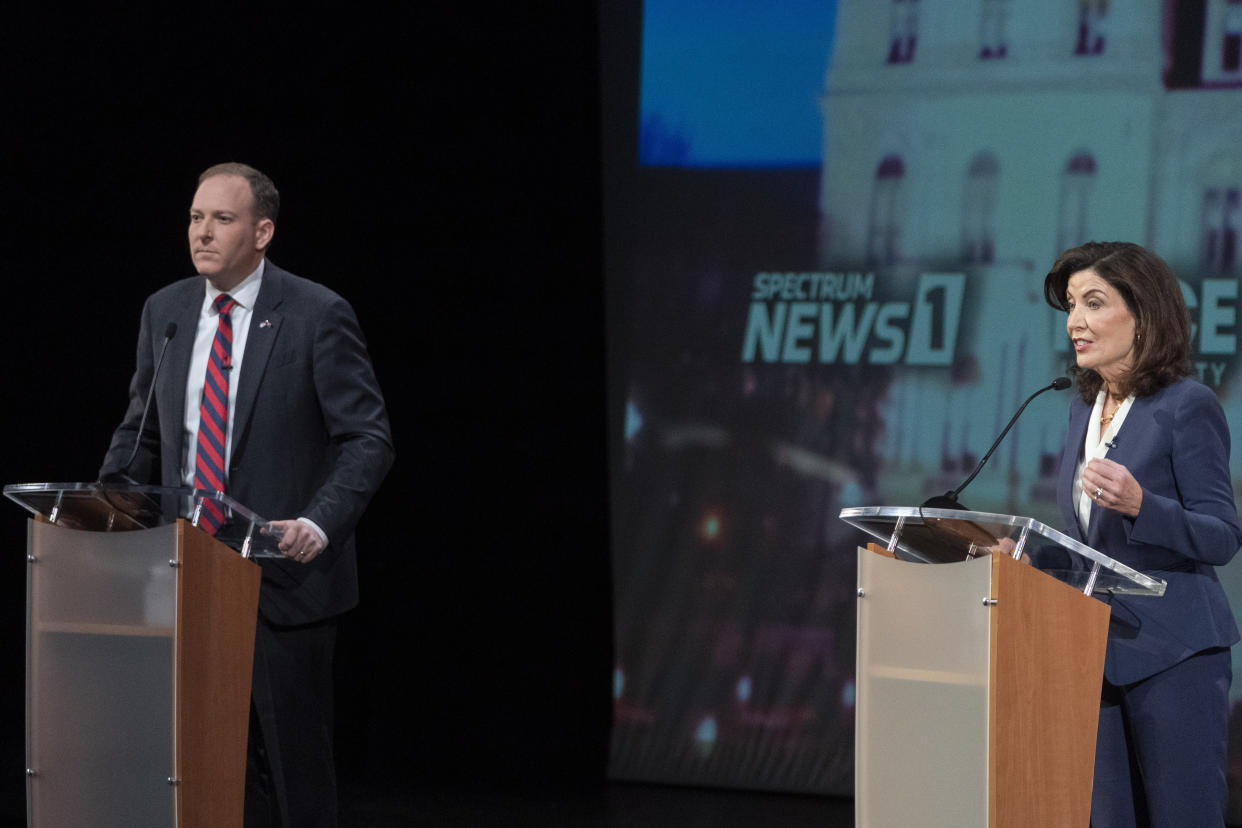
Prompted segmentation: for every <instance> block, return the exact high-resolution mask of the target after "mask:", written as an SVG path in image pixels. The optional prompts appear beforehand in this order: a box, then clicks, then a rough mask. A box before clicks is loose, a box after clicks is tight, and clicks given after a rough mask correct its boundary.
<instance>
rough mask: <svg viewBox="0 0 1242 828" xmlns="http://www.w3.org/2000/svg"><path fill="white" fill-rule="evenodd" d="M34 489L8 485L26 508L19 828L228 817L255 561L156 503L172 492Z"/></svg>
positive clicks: (219, 821) (239, 784) (249, 660)
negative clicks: (23, 815) (23, 767)
mask: <svg viewBox="0 0 1242 828" xmlns="http://www.w3.org/2000/svg"><path fill="white" fill-rule="evenodd" d="M42 485H43V484H32V486H26V487H6V488H5V494H6V495H8V496H10V497H11V498H12V499H14V500H16V501H18V502H19V503H21V504H22V505H24V506H26V507H27V508H28V509H29V510H31V511H32V512H34V513H35V517H34V518H33V519H32V520H31V521H30V524H29V533H28V542H27V560H28V565H27V578H28V580H27V650H26V659H27V662H26V690H27V696H26V723H27V739H26V751H27V771H26V773H27V815H28V816H27V823H28V825H31V826H49V827H50V826H56V827H57V828H60V827H61V826H67V825H91V826H135V825H144V826H157V825H170V826H173V825H176V826H202V828H221V827H222V826H240V825H241V824H242V813H243V810H242V809H243V799H244V795H245V771H246V734H247V728H248V725H249V709H250V678H251V669H252V664H253V657H254V633H255V620H256V613H257V610H258V599H259V580H260V571H259V566H258V565H257V564H256V563H255V562H254V561H253V560H248V559H246V558H243V557H242V556H241V555H239V554H238V553H237V552H236V551H235V550H234V549H231V548H229V547H228V546H226V545H225V544H223V543H221V542H220V541H218V540H216V539H215V538H212V537H211V536H209V535H207V534H206V533H205V532H202V531H201V530H199V529H197V528H195V527H194V526H192V525H191V524H190V522H188V521H187V520H184V519H179V518H178V517H177V513H178V512H180V511H181V509H180V508H174V509H173V512H172V513H171V514H170V513H168V512H166V511H165V510H164V509H162V508H161V507H160V506H159V505H158V504H160V503H161V502H163V503H174V504H178V503H179V504H184V503H185V502H186V501H187V492H185V491H182V490H163V489H158V488H156V487H126V486H121V487H101V484H52V485H50V486H48V487H46V488H47V490H48V491H52V494H53V495H55V496H56V500H55V503H56V506H55V507H54V508H49V509H46V510H45V508H44V507H46V506H47V504H48V502H49V501H47V497H49V495H47V494H46V493H45V492H44V490H42V489H37V488H33V487H38V486H42ZM71 487H76V488H71ZM91 487H94V488H91ZM56 489H59V491H56ZM170 492H171V494H170ZM194 494H195V493H193V492H189V493H188V500H190V501H193V499H194ZM40 498H43V499H40ZM153 504H155V505H153ZM139 505H140V506H141V508H134V507H136V506H139ZM53 519H55V520H56V522H55V523H53V522H51V521H52V520H53ZM144 523H151V524H153V525H150V526H148V527H146V528H143V524H144ZM258 525H259V524H256V526H258ZM72 527H77V528H72ZM105 529H107V531H105ZM123 530H129V531H123Z"/></svg>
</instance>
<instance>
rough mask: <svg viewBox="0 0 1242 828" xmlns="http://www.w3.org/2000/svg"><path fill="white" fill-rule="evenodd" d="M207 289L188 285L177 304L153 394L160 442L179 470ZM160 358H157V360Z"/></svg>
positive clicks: (199, 284)
mask: <svg viewBox="0 0 1242 828" xmlns="http://www.w3.org/2000/svg"><path fill="white" fill-rule="evenodd" d="M204 296H206V289H205V288H204V286H203V282H202V280H201V279H200V280H198V282H196V283H195V282H191V283H189V288H188V289H187V290H186V298H185V301H183V302H179V303H178V306H177V312H176V317H175V318H174V319H171V320H169V321H171V322H175V323H176V324H177V331H178V335H177V336H175V337H173V340H172V342H170V343H168V354H167V356H165V357H164V366H163V367H162V368H161V369H160V380H159V385H158V390H157V391H156V397H157V402H158V405H159V411H160V412H161V413H160V431H161V432H162V436H161V440H162V441H163V442H164V443H165V444H166V445H170V446H172V447H173V448H174V449H175V451H174V452H173V455H172V456H173V458H175V460H176V463H177V464H178V467H179V466H180V464H181V460H182V458H183V457H184V455H185V418H186V411H185V404H186V400H185V388H186V383H187V382H188V381H189V376H188V375H189V373H190V357H191V355H192V353H193V351H194V337H195V333H196V332H197V330H198V316H199V314H200V313H201V312H202V308H203V297H204ZM158 357H159V355H158V354H156V358H158Z"/></svg>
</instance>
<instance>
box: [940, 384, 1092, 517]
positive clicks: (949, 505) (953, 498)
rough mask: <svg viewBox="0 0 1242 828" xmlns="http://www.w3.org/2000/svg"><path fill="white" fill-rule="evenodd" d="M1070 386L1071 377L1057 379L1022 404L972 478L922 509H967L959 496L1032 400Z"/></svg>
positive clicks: (976, 468) (972, 474) (973, 472)
mask: <svg viewBox="0 0 1242 828" xmlns="http://www.w3.org/2000/svg"><path fill="white" fill-rule="evenodd" d="M1070 385H1071V383H1070V381H1069V377H1057V378H1056V379H1054V380H1053V381H1052V382H1051V383H1049V384H1048V385H1045V386H1044V387H1043V388H1041V389H1039V390H1038V391H1036V392H1035V393H1034V394H1032V395H1031V396H1029V397H1027V398H1026V402H1024V403H1022V406H1021V407H1020V408H1019V409H1018V410H1017V411H1016V412H1015V413H1014V415H1013V416H1012V417H1011V418H1009V424H1008V425H1006V426H1005V429H1004V431H1002V432H1001V433H1000V436H999V437H997V438H996V442H994V443H992V447H991V448H990V449H988V453H987V454H985V455H983V459H982V460H980V461H979V464H978V465H977V466H975V470H974V471H972V472H971V473H970V477H967V478H966V479H965V480H963V481H962V485H960V486H958V487H957V488H956V489H954V490H953V491H950V492H945V493H944V494H942V495H937V496H935V497H932V498H929V499H928V500H926V501H925V502H924V503H923V506H922V508H924V509H965V508H966V507H965V506H963V505H962V504H960V503H958V502H957V496H958V495H959V494H961V491H962V489H965V488H966V487H967V486H969V485H970V481H972V480H974V479H975V475H977V474H978V473H979V472H980V470H981V469H982V468H983V464H984V463H986V462H988V458H989V457H991V456H992V452H994V451H996V447H997V446H999V445H1000V443H1001V440H1004V439H1005V435H1006V434H1008V433H1009V429H1011V428H1013V424H1014V423H1016V422H1017V421H1018V417H1020V416H1022V412H1023V411H1025V410H1026V407H1027V406H1028V405H1030V404H1031V400H1033V399H1035V398H1036V397H1038V396H1039V395H1040V394H1042V393H1044V392H1045V391H1064V390H1065V389H1066V388H1069V387H1070Z"/></svg>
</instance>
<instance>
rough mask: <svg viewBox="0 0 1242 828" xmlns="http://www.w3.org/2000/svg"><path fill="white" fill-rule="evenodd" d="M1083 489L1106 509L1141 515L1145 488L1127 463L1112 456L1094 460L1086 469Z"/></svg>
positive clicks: (1083, 477) (1083, 471)
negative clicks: (1127, 466) (1114, 459)
mask: <svg viewBox="0 0 1242 828" xmlns="http://www.w3.org/2000/svg"><path fill="white" fill-rule="evenodd" d="M1082 490H1083V491H1084V492H1086V493H1087V495H1088V496H1089V497H1090V498H1091V499H1092V500H1094V501H1095V502H1096V503H1098V504H1099V505H1100V506H1102V507H1104V508H1105V509H1112V510H1113V511H1114V512H1121V513H1122V514H1123V515H1129V516H1130V517H1138V513H1139V507H1140V506H1142V505H1143V487H1142V486H1140V485H1139V483H1138V481H1137V480H1135V479H1134V475H1132V474H1130V470H1129V469H1127V468H1126V467H1125V466H1123V465H1121V464H1120V463H1117V462H1115V461H1113V460H1109V459H1108V458H1106V457H1105V458H1100V459H1096V460H1091V461H1089V462H1088V463H1087V466H1086V468H1084V469H1083V470H1082Z"/></svg>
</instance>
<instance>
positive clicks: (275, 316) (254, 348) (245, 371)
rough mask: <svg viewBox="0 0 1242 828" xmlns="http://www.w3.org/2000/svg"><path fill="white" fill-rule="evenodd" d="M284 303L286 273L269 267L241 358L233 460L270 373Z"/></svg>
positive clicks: (234, 413)
mask: <svg viewBox="0 0 1242 828" xmlns="http://www.w3.org/2000/svg"><path fill="white" fill-rule="evenodd" d="M283 299H284V271H282V270H281V269H280V268H278V267H276V266H275V265H273V264H272V263H271V262H270V261H269V262H268V263H267V267H266V270H265V271H264V273H263V284H262V286H261V287H260V288H259V296H258V298H257V299H255V303H254V313H252V314H251V315H250V329H249V333H248V334H247V335H246V353H245V354H244V356H243V357H242V365H241V376H240V377H239V378H238V380H237V406H236V409H235V410H234V412H233V456H234V458H236V456H237V453H238V451H239V450H240V449H241V447H242V446H243V445H245V436H246V431H247V430H248V429H249V427H250V418H251V415H252V414H253V413H254V402H255V398H256V397H257V396H258V393H259V384H260V382H261V381H262V379H263V374H264V373H265V372H266V370H267V363H268V360H269V359H270V358H271V356H272V348H273V346H275V344H276V337H277V334H279V332H280V323H281V319H282V318H283V317H282V316H281V315H280V314H279V313H278V312H277V311H276V308H277V307H279V306H280V303H281V302H282V301H283Z"/></svg>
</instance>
